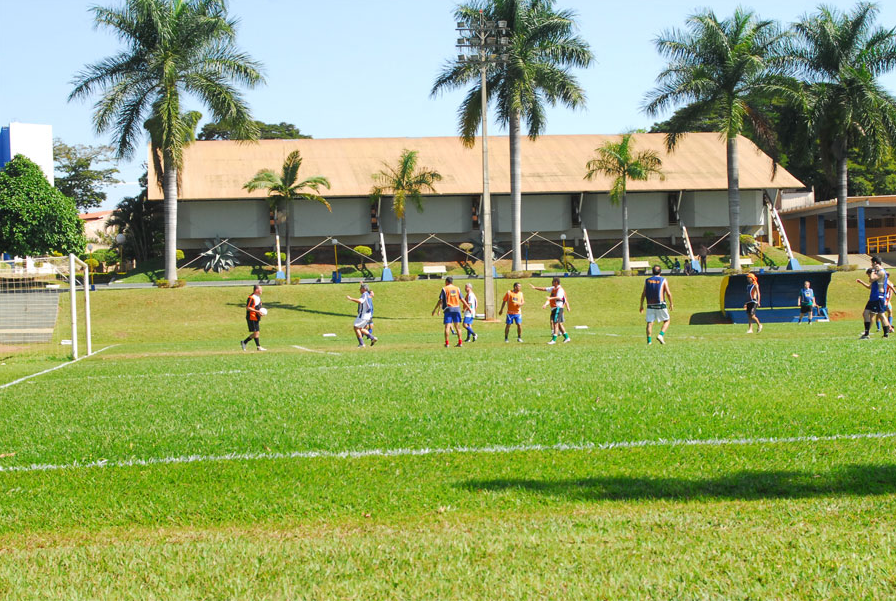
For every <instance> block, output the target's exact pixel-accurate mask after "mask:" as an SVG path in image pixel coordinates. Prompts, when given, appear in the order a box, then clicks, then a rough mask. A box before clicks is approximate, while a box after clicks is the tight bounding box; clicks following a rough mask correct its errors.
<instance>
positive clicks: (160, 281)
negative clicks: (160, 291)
mask: <svg viewBox="0 0 896 601" xmlns="http://www.w3.org/2000/svg"><path fill="white" fill-rule="evenodd" d="M168 287H169V283H168V280H166V279H165V278H159V279H157V280H156V288H168Z"/></svg>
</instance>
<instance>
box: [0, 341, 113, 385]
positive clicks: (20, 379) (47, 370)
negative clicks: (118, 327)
mask: <svg viewBox="0 0 896 601" xmlns="http://www.w3.org/2000/svg"><path fill="white" fill-rule="evenodd" d="M113 346H118V345H117V344H110V345H109V346H106V347H103V348H101V349H100V350H98V351H96V352H95V353H92V354H90V355H82V356H80V357H78V358H77V359H74V360H72V361H66V362H65V363H60V364H59V365H57V366H55V367H51V368H50V369H45V370H43V371H39V372H37V373H36V374H31V375H29V376H25V377H23V378H19V379H18V380H13V381H12V382H7V383H6V384H2V385H0V390H3V389H4V388H9V387H10V386H12V385H14V384H18V383H20V382H24V381H25V380H30V379H31V378H36V377H37V376H42V375H44V374H48V373H50V372H51V371H56V370H57V369H62V368H63V367H68V366H69V365H72V364H75V363H77V362H78V361H81V360H82V359H87V358H88V357H93V355H98V354H100V353H102V352H103V351H105V350H107V349H110V348H112V347H113Z"/></svg>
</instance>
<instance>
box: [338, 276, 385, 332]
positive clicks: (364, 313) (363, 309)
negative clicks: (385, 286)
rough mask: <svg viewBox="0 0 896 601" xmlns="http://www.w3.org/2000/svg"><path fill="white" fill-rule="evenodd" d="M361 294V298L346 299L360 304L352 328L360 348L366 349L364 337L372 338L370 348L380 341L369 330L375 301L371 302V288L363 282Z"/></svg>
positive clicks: (347, 296) (348, 296) (349, 297)
mask: <svg viewBox="0 0 896 601" xmlns="http://www.w3.org/2000/svg"><path fill="white" fill-rule="evenodd" d="M359 292H360V293H361V297H360V298H352V297H351V296H350V295H346V296H345V298H347V299H348V300H350V301H352V302H353V303H358V317H357V318H355V323H354V325H352V328H353V329H354V330H355V337H356V338H357V339H358V348H364V336H369V337H370V346H373V345H374V344H376V343H377V341H378V340H379V339H378V338H377V337H376V336H374V335H373V334H371V332H370V330H369V327H370V322H371V320H373V301H372V300H371V292H370V287H369V286H368V285H367V284H365V283H363V282H362V283H361V287H360V289H359Z"/></svg>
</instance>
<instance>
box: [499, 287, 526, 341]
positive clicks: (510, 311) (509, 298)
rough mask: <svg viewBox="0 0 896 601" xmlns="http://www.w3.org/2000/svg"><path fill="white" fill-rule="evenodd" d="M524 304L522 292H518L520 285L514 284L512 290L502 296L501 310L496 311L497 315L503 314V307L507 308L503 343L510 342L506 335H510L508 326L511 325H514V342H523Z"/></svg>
mask: <svg viewBox="0 0 896 601" xmlns="http://www.w3.org/2000/svg"><path fill="white" fill-rule="evenodd" d="M525 304H526V301H525V299H524V298H523V291H522V290H520V283H519V282H515V283H514V284H513V290H508V291H507V293H506V294H505V295H504V300H503V301H501V309H500V310H499V311H498V315H501V314H502V313H504V307H505V306H506V307H507V321H506V322H505V325H504V342H510V341H509V340H508V339H507V336H508V334H509V333H510V326H511V325H512V324H516V341H517V342H522V341H523V309H522V307H523V305H525Z"/></svg>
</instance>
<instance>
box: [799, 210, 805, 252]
mask: <svg viewBox="0 0 896 601" xmlns="http://www.w3.org/2000/svg"><path fill="white" fill-rule="evenodd" d="M800 254H801V255H804V254H806V218H805V217H800Z"/></svg>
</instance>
